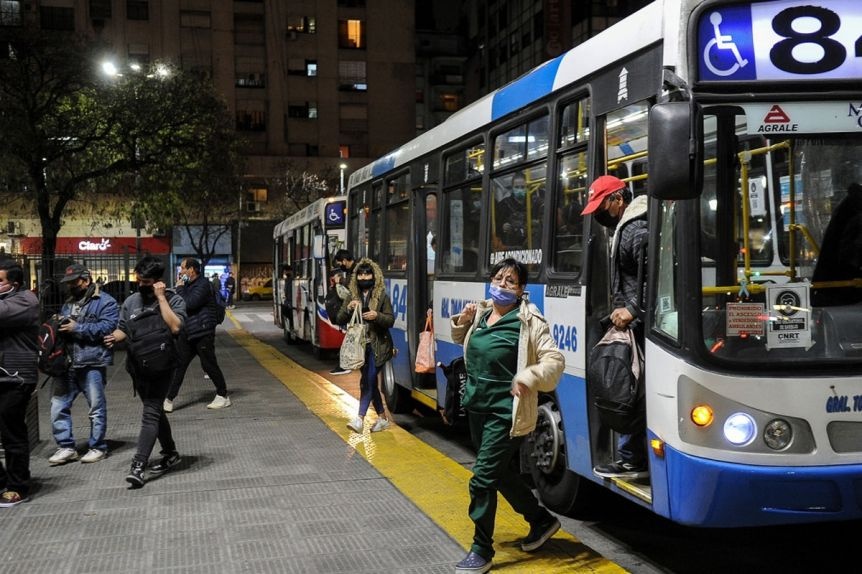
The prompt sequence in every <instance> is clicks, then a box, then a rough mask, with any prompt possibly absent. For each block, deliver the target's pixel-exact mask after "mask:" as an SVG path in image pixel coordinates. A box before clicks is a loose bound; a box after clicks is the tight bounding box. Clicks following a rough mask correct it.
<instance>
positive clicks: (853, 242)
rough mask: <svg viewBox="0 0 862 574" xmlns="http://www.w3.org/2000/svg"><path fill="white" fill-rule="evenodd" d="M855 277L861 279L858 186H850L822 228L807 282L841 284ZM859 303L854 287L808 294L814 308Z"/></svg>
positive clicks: (861, 294) (861, 195) (860, 292)
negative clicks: (812, 271) (818, 250)
mask: <svg viewBox="0 0 862 574" xmlns="http://www.w3.org/2000/svg"><path fill="white" fill-rule="evenodd" d="M859 277H862V186H860V185H859V184H858V183H853V184H851V185H850V187H849V188H848V190H847V195H846V196H845V197H844V199H842V200H841V203H839V204H838V206H837V207H836V208H835V211H833V213H832V219H831V220H829V225H827V226H826V231H825V232H824V233H823V240H822V241H821V242H820V255H819V256H818V257H817V265H816V266H815V267H814V274H813V276H812V277H811V281H812V282H813V283H819V282H823V281H845V280H848V279H856V278H859ZM860 301H862V289H858V288H856V287H830V288H826V289H812V290H811V302H812V304H813V305H814V306H816V307H823V306H829V305H855V304H857V303H859V302H860Z"/></svg>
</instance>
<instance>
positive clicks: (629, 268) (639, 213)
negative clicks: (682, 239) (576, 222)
mask: <svg viewBox="0 0 862 574" xmlns="http://www.w3.org/2000/svg"><path fill="white" fill-rule="evenodd" d="M589 214H592V215H593V220H594V221H596V222H598V223H599V224H600V225H603V226H604V227H607V228H609V229H611V230H613V241H612V243H611V292H612V293H613V306H614V309H613V311H612V312H611V316H610V321H611V323H613V325H614V326H615V327H616V328H617V329H620V330H625V329H630V330H631V331H632V333H633V334H634V339H635V343H636V344H637V345H638V347H639V349H640V350H641V351H642V350H643V348H644V324H643V309H642V301H641V297H642V296H643V290H644V285H643V282H644V279H645V270H646V266H645V259H644V258H645V254H646V244H647V239H648V235H649V232H648V229H647V197H646V196H645V195H641V196H638V197H636V198H634V199H632V193H631V191H630V190H629V189H628V187H627V186H626V184H625V182H624V181H622V180H621V179H619V178H617V177H614V176H612V175H603V176H601V177H599V178H597V179H596V180H595V181H594V182H593V184H592V185H591V186H590V195H589V202H588V203H587V206H586V207H585V208H584V210H583V211H582V212H581V215H589ZM617 454H618V456H619V460H616V461H614V462H612V463H609V464H601V465H597V466H596V467H595V468H593V473H595V474H596V475H598V476H601V477H603V478H626V479H638V478H646V477H647V476H649V469H648V465H647V443H646V425H645V422H644V424H643V425H642V426H640V427H639V428H638V429H637V430H636V431H634V432H632V433H630V434H621V435H620V437H619V442H618V444H617Z"/></svg>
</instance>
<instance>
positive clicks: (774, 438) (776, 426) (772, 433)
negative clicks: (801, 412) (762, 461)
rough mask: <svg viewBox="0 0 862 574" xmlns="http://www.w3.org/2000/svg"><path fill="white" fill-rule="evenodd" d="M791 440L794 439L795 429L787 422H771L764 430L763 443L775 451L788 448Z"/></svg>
mask: <svg viewBox="0 0 862 574" xmlns="http://www.w3.org/2000/svg"><path fill="white" fill-rule="evenodd" d="M791 439H793V428H792V427H791V426H790V423H788V422H787V421H785V420H782V419H774V420H771V421H769V423H768V424H767V425H766V427H764V429H763V442H765V443H766V446H768V447H769V448H771V449H773V450H782V449H785V448H787V445H789V444H790V441H791Z"/></svg>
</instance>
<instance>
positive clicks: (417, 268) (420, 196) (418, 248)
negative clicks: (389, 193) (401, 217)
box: [407, 185, 437, 400]
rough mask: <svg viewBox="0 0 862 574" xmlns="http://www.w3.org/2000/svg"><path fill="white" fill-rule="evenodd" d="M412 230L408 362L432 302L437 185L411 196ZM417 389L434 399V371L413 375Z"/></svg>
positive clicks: (409, 256) (408, 305) (435, 387)
mask: <svg viewBox="0 0 862 574" xmlns="http://www.w3.org/2000/svg"><path fill="white" fill-rule="evenodd" d="M410 213H411V214H412V218H413V221H412V226H411V227H412V230H411V235H410V236H411V238H412V241H410V246H409V249H410V252H409V254H408V260H409V261H410V265H408V266H407V284H408V285H410V289H409V290H408V292H407V342H408V347H409V349H410V364H411V365H413V364H415V362H416V346H417V344H418V342H419V333H421V332H422V330H423V329H424V328H425V322H426V317H427V315H428V310H429V309H431V304H432V302H433V301H434V269H435V264H436V260H437V187H436V186H428V185H425V186H422V187H418V188H416V189H414V190H413V195H412V197H411V209H410ZM414 380H415V384H414V386H415V387H416V388H418V389H423V390H424V391H425V392H426V394H429V395H432V396H434V397H435V400H436V389H437V383H436V380H435V377H434V374H433V373H431V374H425V375H417V374H414Z"/></svg>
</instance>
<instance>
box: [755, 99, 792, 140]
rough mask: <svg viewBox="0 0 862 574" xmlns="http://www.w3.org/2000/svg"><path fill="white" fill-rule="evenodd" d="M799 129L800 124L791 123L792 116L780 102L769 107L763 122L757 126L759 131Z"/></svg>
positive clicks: (770, 131)
mask: <svg viewBox="0 0 862 574" xmlns="http://www.w3.org/2000/svg"><path fill="white" fill-rule="evenodd" d="M797 131H799V124H792V123H790V116H789V115H787V112H785V111H784V110H783V109H781V106H779V105H778V104H775V105H773V106H772V107H771V108H769V111H768V112H766V116H765V117H764V118H763V123H762V124H761V125H760V127H759V128H757V133H772V132H797Z"/></svg>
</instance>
